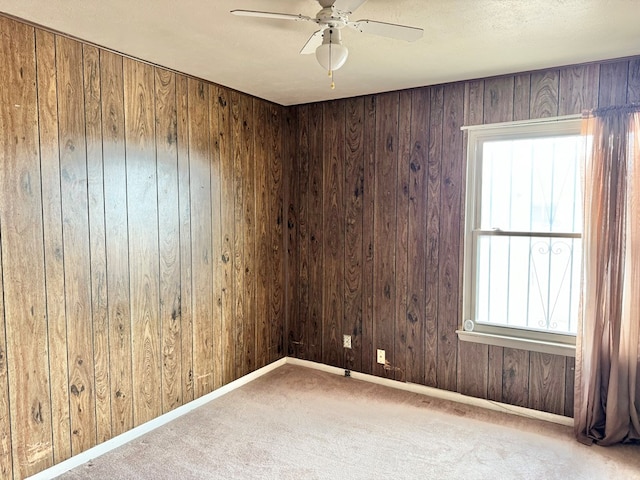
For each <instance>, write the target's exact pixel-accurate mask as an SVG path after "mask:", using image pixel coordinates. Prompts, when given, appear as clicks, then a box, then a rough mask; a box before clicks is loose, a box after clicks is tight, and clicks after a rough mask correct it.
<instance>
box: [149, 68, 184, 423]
mask: <svg viewBox="0 0 640 480" xmlns="http://www.w3.org/2000/svg"><path fill="white" fill-rule="evenodd" d="M154 76H155V80H154V84H155V93H154V94H155V105H156V108H155V124H156V161H157V170H158V253H159V256H160V284H159V288H160V312H159V313H160V314H159V322H160V330H161V334H160V342H161V343H160V345H161V355H162V357H161V358H162V411H163V412H168V411H170V410H173V409H174V408H176V407H178V406H180V405H182V403H183V401H182V380H181V379H182V341H181V335H182V331H181V305H182V302H181V299H180V295H181V285H180V284H181V278H180V218H179V216H180V211H179V205H180V203H179V193H178V148H177V137H178V132H177V107H176V78H175V74H173V73H172V72H169V71H167V70H163V69H160V68H155V69H154Z"/></svg>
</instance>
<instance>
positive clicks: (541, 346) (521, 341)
mask: <svg viewBox="0 0 640 480" xmlns="http://www.w3.org/2000/svg"><path fill="white" fill-rule="evenodd" d="M456 333H457V334H458V338H459V339H460V340H461V341H463V342H473V343H482V344H484V345H494V346H496V347H508V348H518V349H520V350H529V351H532V352H540V353H551V354H554V355H564V356H565V357H575V356H576V347H575V345H567V344H566V343H555V342H545V341H540V340H530V339H528V338H518V337H509V336H506V335H493V334H490V333H481V332H467V331H465V330H456Z"/></svg>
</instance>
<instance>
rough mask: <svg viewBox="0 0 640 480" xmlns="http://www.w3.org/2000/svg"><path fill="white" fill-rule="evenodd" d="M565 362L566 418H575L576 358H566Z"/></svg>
mask: <svg viewBox="0 0 640 480" xmlns="http://www.w3.org/2000/svg"><path fill="white" fill-rule="evenodd" d="M565 361H566V366H565V387H564V415H565V417H573V400H574V399H573V397H574V392H575V377H576V359H575V358H574V357H566V359H565Z"/></svg>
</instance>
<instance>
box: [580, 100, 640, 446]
mask: <svg viewBox="0 0 640 480" xmlns="http://www.w3.org/2000/svg"><path fill="white" fill-rule="evenodd" d="M582 125H583V134H584V138H585V142H586V154H585V168H584V235H583V252H584V253H583V255H584V258H583V277H582V278H583V281H582V302H581V312H580V317H581V318H580V327H579V332H578V337H577V347H576V396H575V409H574V413H575V430H576V436H577V438H578V440H580V441H582V442H584V443H592V442H595V443H598V444H600V445H612V444H615V443H620V442H625V443H626V442H636V441H640V369H639V368H638V366H639V363H640V356H639V352H640V348H639V346H640V335H639V329H640V106H627V107H618V108H607V109H602V110H595V111H593V112H590V113H589V114H588V115H585V117H584V118H583V124H582Z"/></svg>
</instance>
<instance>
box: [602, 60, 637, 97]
mask: <svg viewBox="0 0 640 480" xmlns="http://www.w3.org/2000/svg"><path fill="white" fill-rule="evenodd" d="M628 77H629V61H628V60H620V61H617V62H609V63H603V64H602V65H601V66H600V79H599V91H598V107H600V108H602V107H611V106H614V105H624V104H625V103H627V79H628Z"/></svg>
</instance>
